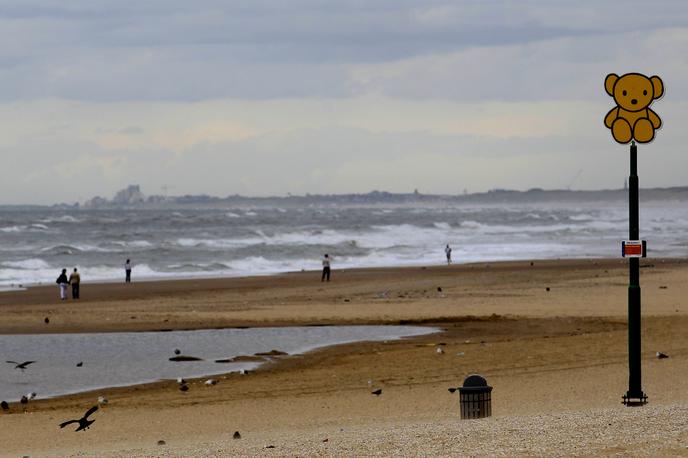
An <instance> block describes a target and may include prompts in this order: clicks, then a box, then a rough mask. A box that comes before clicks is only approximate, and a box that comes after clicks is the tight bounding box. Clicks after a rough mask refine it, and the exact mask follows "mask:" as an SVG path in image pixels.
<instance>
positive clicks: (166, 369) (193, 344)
mask: <svg viewBox="0 0 688 458" xmlns="http://www.w3.org/2000/svg"><path fill="white" fill-rule="evenodd" d="M435 331H436V330H435V329H433V328H427V327H420V326H308V327H279V328H248V329H208V330H199V331H173V332H114V333H101V334H95V333H94V334H25V335H0V358H1V359H2V362H1V363H0V400H7V401H17V400H19V398H21V396H22V395H25V394H28V393H32V392H35V393H36V394H37V398H46V397H54V396H59V395H64V394H70V393H77V392H82V391H89V390H94V389H98V388H105V387H113V386H126V385H135V384H139V383H146V382H152V381H156V380H163V379H176V378H177V377H185V378H190V377H200V376H204V375H212V374H220V373H226V372H233V371H239V370H241V369H253V368H255V367H256V366H257V365H258V364H260V363H258V362H236V363H222V364H219V363H215V362H214V361H215V360H216V359H229V358H233V357H236V356H240V355H254V354H255V353H261V352H269V351H271V350H273V349H276V350H279V351H282V352H285V353H288V354H300V353H305V352H307V351H310V350H314V349H316V348H322V347H326V346H331V345H337V344H344V343H351V342H361V341H382V340H394V339H400V338H402V337H411V336H417V335H422V334H428V333H432V332H435ZM175 349H179V350H180V351H181V354H182V355H188V356H195V357H198V358H202V359H203V360H202V361H190V362H172V361H169V358H171V357H173V356H175V354H174V350H175ZM5 361H16V362H17V363H22V362H24V361H35V362H34V363H33V364H30V365H28V366H27V367H26V369H25V370H21V369H16V368H15V367H14V366H15V365H14V364H9V363H5ZM79 363H82V364H81V366H80V367H77V364H79Z"/></svg>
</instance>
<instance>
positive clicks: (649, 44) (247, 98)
mask: <svg viewBox="0 0 688 458" xmlns="http://www.w3.org/2000/svg"><path fill="white" fill-rule="evenodd" d="M612 72H613V73H617V74H623V73H627V72H640V73H645V74H647V75H655V74H656V75H659V76H661V77H662V79H663V80H664V83H665V87H666V93H665V96H664V97H663V98H662V99H661V100H658V101H655V102H654V104H653V106H652V108H653V109H654V111H656V112H657V113H658V114H659V115H660V116H661V118H662V119H663V121H664V126H663V128H662V129H661V131H659V133H658V134H657V138H656V139H655V141H654V142H652V143H651V144H648V145H640V146H639V150H638V154H639V175H640V184H641V187H668V186H682V185H688V177H687V176H686V171H688V156H687V155H686V154H685V151H684V145H686V144H687V143H688V129H686V127H685V123H686V121H688V2H685V1H683V0H666V1H655V2H647V1H635V0H625V1H605V2H599V1H587V0H577V1H556V2H552V1H544V0H543V1H539V0H524V1H514V2H507V1H496V0H477V1H452V2H449V1H439V0H367V1H364V0H337V1H332V0H322V1H318V0H274V1H265V0H246V1H231V0H229V1H219V0H207V1H200V0H199V1H197V2H189V1H186V0H184V1H176V0H151V1H141V2H122V1H121V0H117V1H111V0H102V1H93V0H70V1H69V2H65V1H63V0H55V1H52V0H51V1H48V0H21V1H12V0H5V1H2V2H0V132H1V135H0V157H2V159H3V161H2V162H3V166H2V167H1V168H0V182H1V183H2V185H1V186H0V189H2V193H1V194H0V204H51V203H55V202H77V201H79V202H83V201H85V200H86V199H89V198H91V197H93V196H96V195H99V196H103V197H107V198H110V197H112V196H113V195H114V193H115V192H116V191H117V190H119V189H121V188H124V187H126V186H127V185H129V184H139V185H140V186H141V189H142V191H143V192H144V194H147V195H151V194H169V195H182V194H210V195H216V196H227V195H232V194H242V195H248V196H268V195H287V194H288V193H291V194H305V193H312V194H313V193H318V194H333V193H335V194H340V193H362V192H369V191H372V190H386V191H390V192H413V190H414V189H418V190H419V191H420V192H422V193H433V194H457V193H463V192H465V191H466V192H484V191H487V190H490V189H494V188H506V189H517V190H527V189H530V188H534V187H539V188H545V189H567V188H571V189H609V188H620V187H621V186H623V181H624V178H625V176H626V175H628V147H627V146H623V145H619V144H616V143H615V142H614V141H613V140H612V137H611V134H610V131H609V130H608V129H606V128H605V127H604V125H603V118H604V115H605V114H606V113H607V111H608V110H610V109H611V108H612V107H613V106H614V103H613V100H612V98H611V97H609V96H608V95H607V94H606V93H605V91H604V84H603V83H604V77H605V76H606V75H607V74H608V73H612Z"/></svg>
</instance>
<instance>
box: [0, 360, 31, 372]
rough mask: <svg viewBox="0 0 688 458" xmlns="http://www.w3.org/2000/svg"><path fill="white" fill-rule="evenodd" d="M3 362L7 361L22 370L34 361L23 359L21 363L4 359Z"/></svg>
mask: <svg viewBox="0 0 688 458" xmlns="http://www.w3.org/2000/svg"><path fill="white" fill-rule="evenodd" d="M5 362H6V363H9V364H14V368H15V369H21V370H22V371H23V370H24V369H26V366H28V365H29V364H33V363H35V362H36V361H24V362H23V363H18V362H16V361H5Z"/></svg>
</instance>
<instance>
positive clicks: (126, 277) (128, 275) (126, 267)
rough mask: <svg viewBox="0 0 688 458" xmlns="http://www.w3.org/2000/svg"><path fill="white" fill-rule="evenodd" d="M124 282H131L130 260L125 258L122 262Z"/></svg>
mask: <svg viewBox="0 0 688 458" xmlns="http://www.w3.org/2000/svg"><path fill="white" fill-rule="evenodd" d="M124 274H125V275H124V283H131V261H130V260H129V259H127V262H125V263H124Z"/></svg>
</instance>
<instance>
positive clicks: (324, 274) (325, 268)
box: [320, 253, 330, 282]
mask: <svg viewBox="0 0 688 458" xmlns="http://www.w3.org/2000/svg"><path fill="white" fill-rule="evenodd" d="M322 265H323V270H322V278H321V279H320V281H321V282H322V281H325V277H327V281H330V255H328V254H327V253H325V257H324V258H323V260H322Z"/></svg>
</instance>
